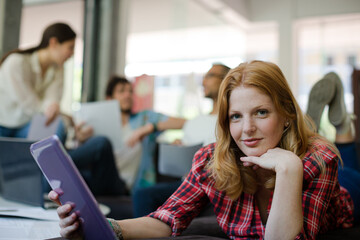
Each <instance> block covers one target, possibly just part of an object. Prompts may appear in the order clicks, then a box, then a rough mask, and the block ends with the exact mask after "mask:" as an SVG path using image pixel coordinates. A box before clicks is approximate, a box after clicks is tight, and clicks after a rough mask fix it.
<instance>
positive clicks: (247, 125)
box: [243, 117, 256, 135]
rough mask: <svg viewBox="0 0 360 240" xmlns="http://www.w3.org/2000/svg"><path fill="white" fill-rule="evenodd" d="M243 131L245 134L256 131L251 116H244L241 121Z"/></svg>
mask: <svg viewBox="0 0 360 240" xmlns="http://www.w3.org/2000/svg"><path fill="white" fill-rule="evenodd" d="M243 131H244V132H245V133H246V134H247V135H250V134H252V133H254V132H255V131H256V125H255V122H254V120H253V119H252V118H248V117H247V118H244V121H243Z"/></svg>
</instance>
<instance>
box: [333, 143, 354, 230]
mask: <svg viewBox="0 0 360 240" xmlns="http://www.w3.org/2000/svg"><path fill="white" fill-rule="evenodd" d="M336 147H337V148H338V149H339V151H340V155H341V158H342V160H343V164H344V166H341V164H339V175H338V177H339V183H340V185H341V186H343V187H344V188H346V189H347V190H348V192H349V193H350V196H351V198H352V200H353V202H354V218H355V223H359V222H360V168H359V164H358V154H357V150H356V144H355V143H347V144H336Z"/></svg>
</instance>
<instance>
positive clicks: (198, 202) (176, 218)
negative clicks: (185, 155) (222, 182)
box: [149, 147, 209, 236]
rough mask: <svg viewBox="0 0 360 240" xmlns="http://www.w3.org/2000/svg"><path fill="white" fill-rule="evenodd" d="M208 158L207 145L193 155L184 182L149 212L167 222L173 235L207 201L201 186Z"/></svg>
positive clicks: (175, 234) (186, 223)
mask: <svg viewBox="0 0 360 240" xmlns="http://www.w3.org/2000/svg"><path fill="white" fill-rule="evenodd" d="M208 159H209V154H208V150H207V147H205V148H202V149H200V150H199V151H198V152H197V153H196V154H195V156H194V160H193V165H192V168H191V171H190V173H189V174H188V176H187V177H186V178H185V180H184V182H183V183H182V184H181V185H180V187H179V188H178V189H177V190H176V191H175V192H174V193H173V195H171V197H170V198H169V199H168V200H167V201H166V202H165V203H164V204H163V205H162V206H161V207H160V208H158V209H157V210H156V211H155V212H153V213H151V214H149V216H150V217H153V218H157V219H159V220H160V221H162V222H164V223H166V224H168V225H169V226H170V227H171V228H172V232H173V234H172V235H173V236H177V235H180V234H181V232H182V231H183V230H185V229H186V227H187V226H188V225H189V224H190V222H191V220H192V219H193V218H195V217H196V216H197V215H198V214H199V212H200V211H201V209H203V208H204V207H205V206H206V204H207V203H208V202H209V200H208V197H207V195H206V193H205V191H204V190H203V188H202V181H203V179H205V178H204V176H205V175H206V171H205V169H204V166H205V164H206V162H207V160H208Z"/></svg>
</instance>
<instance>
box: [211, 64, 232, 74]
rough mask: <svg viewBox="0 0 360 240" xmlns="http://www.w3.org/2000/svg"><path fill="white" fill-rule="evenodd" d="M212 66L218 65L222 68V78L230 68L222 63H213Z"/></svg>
mask: <svg viewBox="0 0 360 240" xmlns="http://www.w3.org/2000/svg"><path fill="white" fill-rule="evenodd" d="M213 66H220V67H221V68H222V71H223V77H222V78H224V77H225V76H226V74H228V72H229V71H230V69H231V68H229V67H228V66H226V65H224V64H222V63H213Z"/></svg>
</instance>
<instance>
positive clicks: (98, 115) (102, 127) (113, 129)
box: [74, 100, 122, 150]
mask: <svg viewBox="0 0 360 240" xmlns="http://www.w3.org/2000/svg"><path fill="white" fill-rule="evenodd" d="M74 117H75V121H76V123H77V124H78V123H80V122H85V123H86V124H87V125H89V126H91V127H92V128H93V129H94V135H95V136H97V135H102V136H106V137H108V138H109V140H110V141H111V144H112V146H113V148H114V150H116V149H120V148H121V146H122V142H121V141H122V140H121V119H120V107H119V102H118V101H116V100H114V101H100V102H89V103H82V104H81V107H80V110H79V111H77V112H75V113H74Z"/></svg>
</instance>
